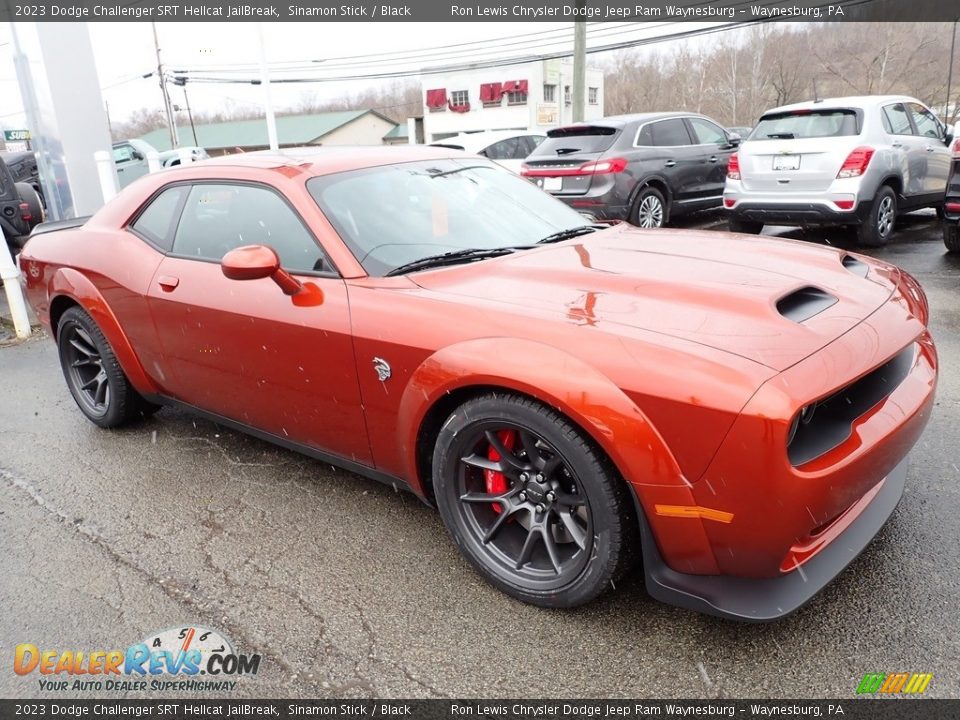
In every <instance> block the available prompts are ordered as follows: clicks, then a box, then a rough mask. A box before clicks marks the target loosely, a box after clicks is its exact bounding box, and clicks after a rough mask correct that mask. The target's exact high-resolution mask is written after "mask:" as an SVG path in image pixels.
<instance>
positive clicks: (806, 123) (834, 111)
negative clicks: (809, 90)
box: [750, 108, 863, 140]
mask: <svg viewBox="0 0 960 720" xmlns="http://www.w3.org/2000/svg"><path fill="white" fill-rule="evenodd" d="M862 128H863V123H862V122H861V115H860V112H859V111H857V110H853V109H851V108H822V109H820V108H818V109H817V110H793V111H790V112H782V113H775V114H772V115H764V116H763V117H762V118H760V122H759V123H757V127H756V128H754V130H753V133H751V135H750V140H793V139H799V138H818V137H847V136H852V135H859V134H860V131H861V130H862Z"/></svg>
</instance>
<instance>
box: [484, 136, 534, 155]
mask: <svg viewBox="0 0 960 720" xmlns="http://www.w3.org/2000/svg"><path fill="white" fill-rule="evenodd" d="M518 145H519V138H515V137H514V138H507V139H506V140H501V141H500V142H495V143H494V144H493V145H490V146H489V147H488V148H487V149H486V150H484V151H483V154H484V155H485V156H486V157H488V158H490V159H491V160H514V159H516V158H518V157H521V155H520V154H519V151H518V148H517V146H518ZM522 157H526V155H523V156H522Z"/></svg>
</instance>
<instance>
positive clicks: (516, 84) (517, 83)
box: [503, 80, 530, 95]
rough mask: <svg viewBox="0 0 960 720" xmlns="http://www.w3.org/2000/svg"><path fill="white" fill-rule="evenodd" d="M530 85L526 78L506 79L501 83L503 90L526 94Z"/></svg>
mask: <svg viewBox="0 0 960 720" xmlns="http://www.w3.org/2000/svg"><path fill="white" fill-rule="evenodd" d="M529 88H530V85H529V83H527V81H526V80H508V81H507V82H505V83H504V84H503V92H505V93H520V94H521V95H526V94H528V93H529Z"/></svg>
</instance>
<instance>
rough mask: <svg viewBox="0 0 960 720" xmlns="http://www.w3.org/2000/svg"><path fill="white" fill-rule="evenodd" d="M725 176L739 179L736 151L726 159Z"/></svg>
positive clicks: (738, 161) (738, 162)
mask: <svg viewBox="0 0 960 720" xmlns="http://www.w3.org/2000/svg"><path fill="white" fill-rule="evenodd" d="M727 177H728V178H730V179H731V180H739V179H740V158H739V157H738V156H737V153H733V155H731V156H730V159H729V160H728V161H727Z"/></svg>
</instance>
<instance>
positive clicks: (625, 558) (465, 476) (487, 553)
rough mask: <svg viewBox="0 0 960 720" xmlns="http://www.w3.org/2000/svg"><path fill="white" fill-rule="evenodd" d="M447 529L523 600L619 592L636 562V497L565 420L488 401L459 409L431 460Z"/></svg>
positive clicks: (561, 602)
mask: <svg viewBox="0 0 960 720" xmlns="http://www.w3.org/2000/svg"><path fill="white" fill-rule="evenodd" d="M433 468H434V471H433V480H434V489H435V491H436V498H437V504H438V506H439V508H440V514H441V516H442V517H443V521H444V524H445V525H446V527H447V530H448V531H449V532H450V534H451V535H452V536H453V538H454V540H455V541H456V542H457V544H458V545H459V547H460V550H461V552H463V554H464V555H465V556H466V558H467V559H468V560H469V561H470V562H471V563H472V564H473V566H474V567H475V568H476V569H477V570H478V571H479V572H480V573H481V574H482V575H483V576H484V577H485V578H486V579H487V580H488V581H490V582H491V583H492V584H493V585H495V586H496V587H498V588H500V589H501V590H504V591H505V592H507V593H508V594H510V595H512V596H513V597H515V598H518V599H520V600H523V601H524V602H529V603H533V604H536V605H542V606H549V607H573V606H576V605H581V604H583V603H586V602H589V601H590V600H592V599H594V598H595V597H597V596H598V595H599V594H600V593H602V592H603V591H604V590H606V589H608V588H609V587H611V586H612V584H613V582H615V581H616V580H617V579H619V578H620V577H621V576H622V575H623V573H624V572H626V570H627V569H628V568H629V566H630V564H631V563H632V561H633V558H634V557H635V556H636V554H637V550H638V540H637V537H636V520H635V517H634V512H633V505H632V502H631V500H630V497H629V496H628V494H627V493H628V492H629V490H628V489H627V488H626V487H625V485H624V483H623V482H622V481H621V480H620V479H619V478H618V477H617V475H616V472H615V470H614V468H613V466H612V465H611V463H610V462H609V460H607V458H606V457H605V456H604V455H603V454H602V453H601V452H600V451H598V450H597V449H596V448H595V447H594V446H593V445H592V444H591V443H590V442H588V440H587V439H586V438H585V437H584V436H583V434H582V433H581V432H580V431H579V430H578V429H577V428H575V427H574V426H573V425H572V424H571V423H570V422H569V421H568V420H567V419H566V418H564V417H562V416H561V415H559V414H557V413H556V412H554V411H553V410H551V409H549V408H546V407H544V406H542V405H540V404H539V403H536V402H534V401H533V400H530V399H527V398H523V397H518V396H513V395H488V396H484V397H480V398H476V399H474V400H471V401H469V402H467V403H466V404H464V405H463V406H461V407H460V408H458V409H457V411H456V412H454V413H453V414H452V415H451V416H450V418H449V419H448V420H447V422H446V423H445V424H444V426H443V429H442V430H441V431H440V433H439V436H438V438H437V444H436V449H435V452H434V462H433Z"/></svg>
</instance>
